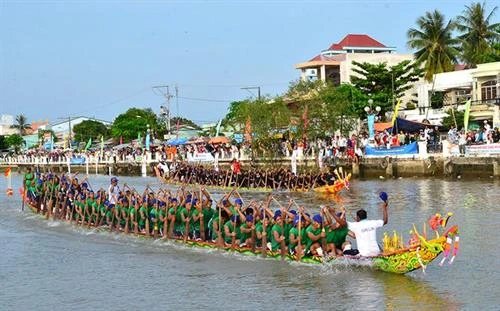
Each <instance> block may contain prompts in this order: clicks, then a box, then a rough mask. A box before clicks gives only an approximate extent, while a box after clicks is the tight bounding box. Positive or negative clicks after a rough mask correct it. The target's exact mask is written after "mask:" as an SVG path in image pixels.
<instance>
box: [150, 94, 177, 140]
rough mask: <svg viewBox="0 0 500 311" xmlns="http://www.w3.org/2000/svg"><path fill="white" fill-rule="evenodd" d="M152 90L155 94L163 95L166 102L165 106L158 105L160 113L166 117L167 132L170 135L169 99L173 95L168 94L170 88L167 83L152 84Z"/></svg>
mask: <svg viewBox="0 0 500 311" xmlns="http://www.w3.org/2000/svg"><path fill="white" fill-rule="evenodd" d="M153 92H154V93H155V94H156V95H159V96H163V97H165V101H166V103H167V107H165V106H160V114H162V115H163V116H165V117H166V127H167V134H169V135H170V133H171V125H170V119H171V110H170V99H171V98H172V97H173V96H172V95H170V88H169V86H168V85H157V86H153Z"/></svg>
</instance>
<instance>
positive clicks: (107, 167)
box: [0, 155, 500, 180]
mask: <svg viewBox="0 0 500 311" xmlns="http://www.w3.org/2000/svg"><path fill="white" fill-rule="evenodd" d="M240 162H241V166H242V168H243V169H247V168H249V167H250V166H251V164H252V163H251V161H250V160H241V161H240ZM336 162H337V163H336V166H329V165H324V167H323V168H326V167H331V168H335V167H342V168H343V169H344V170H345V171H346V173H351V174H352V177H353V178H355V179H365V180H371V179H388V178H391V179H392V178H400V177H403V178H409V177H412V178H428V177H433V178H444V179H460V178H464V179H473V178H485V179H500V157H447V158H444V157H442V156H439V155H438V156H432V155H429V156H428V157H426V158H421V157H418V156H414V157H404V158H403V157H389V156H386V157H366V158H363V159H362V161H361V162H360V163H359V164H356V163H350V162H349V161H347V160H345V159H338V160H337V161H336ZM157 164H158V162H157V161H148V162H144V161H143V162H132V161H127V162H101V163H91V164H90V163H89V164H77V165H68V163H66V162H64V163H63V162H59V163H43V164H41V163H11V164H8V163H1V164H0V170H4V169H5V168H7V167H11V168H12V169H13V171H17V172H19V173H20V172H24V171H25V170H26V168H27V167H33V166H37V167H38V168H39V169H40V170H41V171H44V172H46V171H53V172H55V173H61V172H67V171H70V172H79V173H85V174H87V175H118V176H143V177H145V176H151V177H154V176H155V174H154V171H153V166H155V165H157ZM198 164H203V165H206V166H213V164H211V163H199V162H197V163H193V165H198ZM230 164H231V162H230V160H222V161H219V163H218V165H219V167H223V168H227V167H229V166H230ZM252 165H254V166H257V167H291V160H290V159H286V158H284V159H259V160H257V161H254V163H253V164H252ZM297 169H298V172H299V173H301V172H303V171H305V170H306V171H317V170H319V167H318V163H317V160H315V159H313V158H303V159H301V160H300V161H299V162H298V164H297Z"/></svg>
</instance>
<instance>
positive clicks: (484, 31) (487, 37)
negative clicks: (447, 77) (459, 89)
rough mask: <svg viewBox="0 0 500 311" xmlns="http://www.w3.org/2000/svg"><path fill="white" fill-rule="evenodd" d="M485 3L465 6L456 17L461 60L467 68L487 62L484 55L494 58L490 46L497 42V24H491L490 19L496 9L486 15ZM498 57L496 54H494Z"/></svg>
mask: <svg viewBox="0 0 500 311" xmlns="http://www.w3.org/2000/svg"><path fill="white" fill-rule="evenodd" d="M485 6H486V4H485V3H482V4H481V3H479V2H476V3H472V4H471V5H470V6H465V9H464V11H463V13H462V15H460V16H458V17H457V27H458V30H459V31H461V32H462V33H463V34H462V35H461V36H459V39H460V41H461V51H462V54H461V58H462V60H463V61H464V62H465V63H466V64H467V65H468V66H469V67H475V65H477V64H480V63H483V62H485V61H487V60H488V58H487V57H486V55H490V56H495V53H494V50H493V46H492V44H493V43H495V42H497V41H498V40H499V37H500V35H499V31H498V28H499V25H500V24H499V23H495V24H491V21H492V20H491V19H492V17H493V16H494V14H495V11H496V10H497V8H498V7H494V8H493V10H491V12H490V13H489V14H486V8H485ZM496 55H497V56H498V54H496Z"/></svg>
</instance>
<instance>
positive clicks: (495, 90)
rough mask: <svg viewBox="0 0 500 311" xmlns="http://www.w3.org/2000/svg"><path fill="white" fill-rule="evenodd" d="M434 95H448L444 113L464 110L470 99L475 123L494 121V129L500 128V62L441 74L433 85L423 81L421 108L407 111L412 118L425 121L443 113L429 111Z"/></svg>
mask: <svg viewBox="0 0 500 311" xmlns="http://www.w3.org/2000/svg"><path fill="white" fill-rule="evenodd" d="M457 69H461V68H457ZM432 92H443V93H444V94H445V96H444V102H443V109H442V111H446V110H448V109H450V108H451V107H453V108H456V109H459V110H463V109H464V106H465V102H466V101H467V100H469V99H470V100H471V103H472V105H471V112H470V119H471V120H472V121H483V120H488V121H493V126H495V127H500V62H494V63H486V64H478V65H477V68H474V69H466V70H456V71H451V72H444V73H439V74H436V75H434V78H433V82H431V83H427V82H422V83H421V84H420V85H418V86H417V93H418V107H417V109H416V110H415V111H411V112H410V111H407V112H406V113H407V114H408V118H409V119H414V120H418V121H421V120H420V119H424V118H427V119H429V118H432V117H433V115H434V114H440V112H439V111H435V110H429V109H430V106H431V105H430V97H431V93H432ZM429 116H430V117H429Z"/></svg>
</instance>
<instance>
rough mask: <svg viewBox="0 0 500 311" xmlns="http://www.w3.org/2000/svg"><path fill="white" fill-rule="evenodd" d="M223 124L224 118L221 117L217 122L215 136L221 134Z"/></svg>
mask: <svg viewBox="0 0 500 311" xmlns="http://www.w3.org/2000/svg"><path fill="white" fill-rule="evenodd" d="M221 124H222V119H219V122H217V126H216V127H215V137H217V136H219V132H220V126H221Z"/></svg>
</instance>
